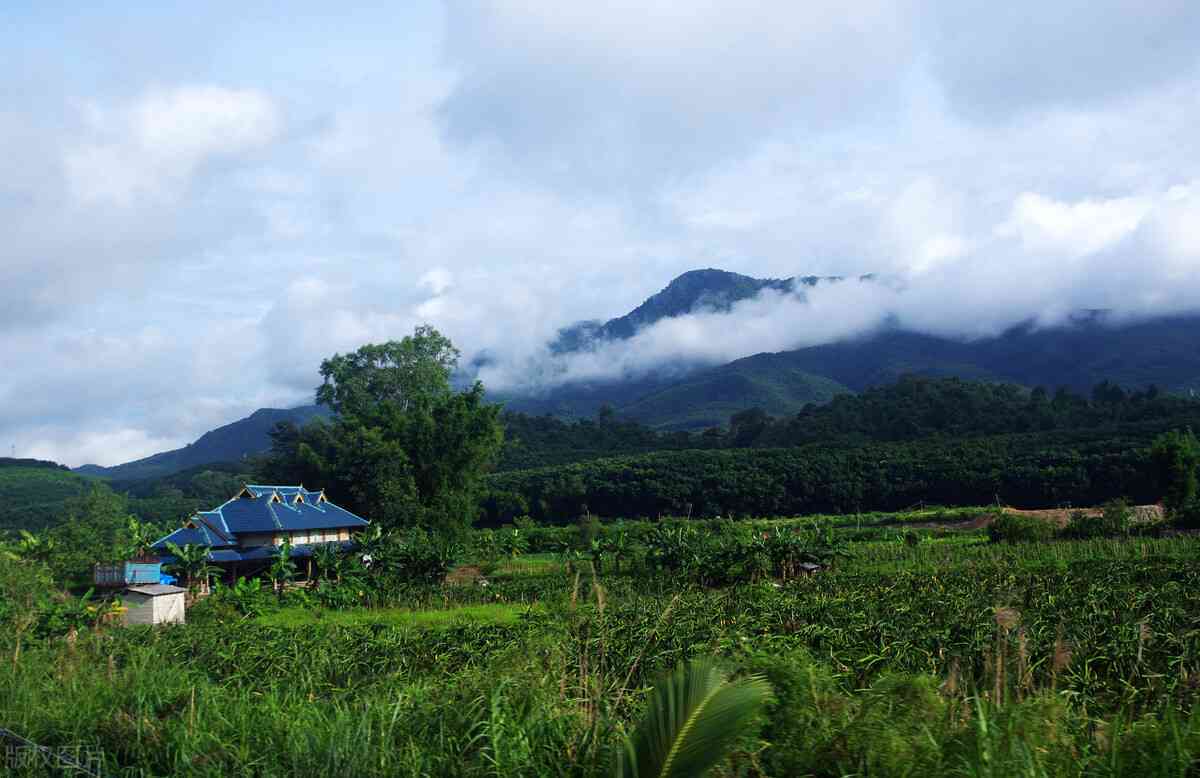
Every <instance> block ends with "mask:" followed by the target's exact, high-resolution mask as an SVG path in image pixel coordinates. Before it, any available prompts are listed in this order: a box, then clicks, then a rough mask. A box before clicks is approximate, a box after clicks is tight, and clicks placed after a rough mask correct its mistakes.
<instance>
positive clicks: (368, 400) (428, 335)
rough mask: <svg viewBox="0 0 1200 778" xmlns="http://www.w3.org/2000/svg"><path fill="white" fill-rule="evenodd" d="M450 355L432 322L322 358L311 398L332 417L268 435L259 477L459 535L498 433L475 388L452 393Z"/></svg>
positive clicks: (453, 357)
mask: <svg viewBox="0 0 1200 778" xmlns="http://www.w3.org/2000/svg"><path fill="white" fill-rule="evenodd" d="M457 361H458V351H457V350H456V349H455V348H454V346H453V344H451V343H450V341H449V340H447V339H446V338H445V337H443V336H442V335H441V334H439V333H438V332H437V331H436V330H434V329H433V328H431V327H418V328H417V330H416V332H415V333H414V334H413V335H411V336H408V337H405V338H404V339H403V340H400V341H392V342H389V343H384V344H382V345H374V344H371V345H367V346H363V347H362V348H360V349H358V351H356V352H354V353H353V354H347V355H340V354H339V355H335V356H334V357H332V358H330V359H327V360H325V361H324V362H322V363H321V375H322V377H323V378H324V379H325V382H324V384H322V385H321V386H320V387H319V388H318V389H317V400H318V401H319V402H321V403H323V404H325V405H327V406H328V407H329V408H330V409H331V410H332V411H333V412H334V413H335V414H336V415H335V416H334V419H333V421H332V422H330V423H320V422H319V423H316V424H311V425H309V426H307V427H304V428H303V429H297V428H296V427H295V426H287V425H285V426H283V427H281V428H277V429H276V430H275V431H274V432H272V439H273V445H272V450H271V456H270V457H268V458H267V460H266V461H265V462H264V465H263V472H264V480H265V481H266V482H268V483H307V484H322V485H323V486H324V488H325V489H326V491H327V492H328V493H329V494H330V496H331V497H332V498H333V499H334V500H335V501H336V502H338V503H339V504H343V505H345V506H346V507H348V508H349V509H350V510H352V511H353V512H355V513H357V514H359V515H362V516H369V517H371V519H372V520H373V521H375V522H377V523H378V524H380V525H381V526H383V527H389V528H390V527H398V526H414V525H415V526H422V527H429V528H434V529H436V530H437V531H438V532H441V533H450V534H453V533H455V532H459V531H462V530H463V529H465V527H466V526H469V525H470V523H471V521H472V519H473V517H474V514H475V512H476V507H475V506H476V504H477V500H478V496H479V495H478V492H479V485H480V481H481V479H482V477H483V474H484V472H485V471H486V469H487V468H488V467H490V466H491V464H492V462H493V460H494V459H495V456H496V453H497V452H498V450H499V448H500V443H501V440H502V430H501V428H500V425H499V422H498V416H499V408H498V406H494V405H488V404H486V403H484V400H483V386H482V385H481V384H479V383H476V384H475V385H474V386H472V387H470V388H468V389H466V390H464V391H461V392H455V391H453V390H452V389H451V387H450V376H451V373H452V371H453V369H454V366H455V365H456V364H457Z"/></svg>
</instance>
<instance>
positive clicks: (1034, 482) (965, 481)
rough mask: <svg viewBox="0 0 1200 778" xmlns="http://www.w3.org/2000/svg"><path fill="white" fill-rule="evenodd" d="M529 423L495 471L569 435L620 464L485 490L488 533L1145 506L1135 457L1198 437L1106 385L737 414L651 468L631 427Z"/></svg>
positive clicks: (944, 393) (1163, 411)
mask: <svg viewBox="0 0 1200 778" xmlns="http://www.w3.org/2000/svg"><path fill="white" fill-rule="evenodd" d="M510 423H511V421H510ZM541 423H542V424H543V425H544V429H545V430H547V434H545V435H543V436H541V437H529V438H528V439H526V441H525V443H524V446H523V447H522V448H521V450H520V451H521V456H520V457H515V456H512V457H509V458H507V459H505V460H502V464H514V463H518V462H519V463H532V462H536V461H538V459H539V458H544V461H546V462H547V463H548V464H557V463H561V462H563V461H564V459H565V458H566V457H567V456H570V455H571V454H572V449H571V448H570V447H569V446H568V445H567V442H568V441H569V440H570V439H571V438H572V437H576V436H577V437H578V439H580V440H586V439H594V440H598V441H606V442H607V443H609V446H610V448H613V449H615V448H616V447H618V446H619V445H621V444H626V445H628V446H629V449H628V450H627V451H626V452H625V453H626V454H627V455H626V456H610V457H605V458H596V457H595V456H594V454H595V453H597V449H595V448H593V449H591V450H589V451H587V452H584V451H582V450H575V451H574V453H576V454H577V455H578V456H579V459H580V460H583V459H585V454H591V455H592V456H590V457H586V458H587V459H589V460H590V461H577V462H576V463H574V464H558V465H557V466H552V467H541V468H531V469H527V470H522V471H517V472H507V473H505V472H501V473H496V474H494V475H492V476H491V478H490V480H489V486H490V489H491V494H490V495H489V497H488V498H487V500H486V501H485V508H486V511H487V515H488V519H489V520H490V521H503V520H507V519H509V518H511V517H512V516H513V515H519V514H520V513H522V512H528V513H529V514H530V515H531V516H533V517H535V518H538V519H543V520H554V519H556V518H562V517H564V516H573V515H577V514H578V513H580V512H582V511H583V510H584V509H585V508H584V506H586V507H587V509H588V510H590V511H592V512H594V513H598V514H601V515H608V516H656V515H660V514H687V513H689V512H690V513H692V514H694V515H721V514H727V513H730V512H733V513H738V514H743V513H744V514H754V515H769V514H787V515H791V514H798V513H810V512H846V511H857V510H897V509H902V508H905V507H908V506H910V505H913V504H915V503H918V502H923V501H924V502H935V503H944V504H958V505H962V504H982V503H990V502H993V501H995V500H996V499H999V500H1001V501H1003V502H1006V503H1009V504H1013V505H1024V506H1046V505H1058V504H1061V503H1074V504H1096V503H1099V502H1102V501H1104V500H1106V499H1109V498H1112V497H1118V496H1124V497H1128V498H1131V499H1136V500H1152V499H1156V497H1155V495H1156V493H1157V492H1156V490H1157V489H1158V485H1157V484H1156V482H1155V476H1154V474H1153V469H1152V468H1151V467H1150V464H1149V461H1148V458H1147V449H1148V447H1149V446H1150V443H1151V441H1152V440H1153V439H1154V438H1155V436H1157V435H1158V434H1160V433H1162V432H1164V431H1167V430H1170V429H1182V428H1186V427H1194V428H1200V402H1197V401H1195V400H1193V399H1190V398H1183V397H1178V396H1170V395H1164V394H1162V393H1161V392H1159V391H1157V390H1156V389H1154V388H1149V389H1146V390H1143V391H1137V392H1127V391H1125V390H1123V389H1121V388H1120V387H1118V386H1116V385H1113V384H1109V383H1107V382H1105V383H1101V384H1098V385H1097V386H1095V387H1094V388H1093V390H1092V392H1091V396H1090V397H1084V396H1082V395H1076V394H1074V393H1072V392H1070V391H1067V390H1059V391H1056V392H1055V393H1054V394H1053V395H1051V394H1049V393H1048V392H1046V391H1045V390H1043V389H1034V390H1033V391H1032V392H1027V391H1025V390H1024V389H1022V388H1020V387H1016V386H1011V385H1002V384H988V383H975V382H968V381H961V380H959V379H927V378H916V377H910V378H905V379H904V380H901V381H900V382H898V383H896V384H894V385H892V386H887V387H880V388H878V389H873V390H870V391H868V392H866V393H865V394H863V395H858V396H853V395H849V396H841V397H838V398H837V399H835V400H834V401H833V402H832V403H830V404H829V405H825V406H811V407H808V408H806V409H804V410H803V411H801V412H800V413H799V414H796V415H795V416H792V417H790V418H787V419H775V418H773V417H771V416H770V415H768V414H766V413H765V412H762V411H758V410H750V411H743V412H741V413H738V414H736V415H735V416H734V417H733V418H732V419H731V423H730V425H729V428H728V430H716V429H714V430H709V431H708V432H706V433H701V434H690V433H686V432H678V433H672V434H669V435H660V436H658V437H657V440H658V441H659V445H660V448H661V449H664V450H661V451H659V452H658V453H641V454H639V452H640V451H641V450H642V449H644V448H645V447H647V446H650V445H654V440H655V439H654V438H650V437H641V438H639V437H637V435H636V434H635V433H636V431H637V429H638V428H637V427H636V426H631V425H621V424H618V423H613V422H610V423H609V425H608V426H606V425H604V424H599V423H591V422H585V423H576V424H573V425H566V424H562V423H561V422H553V421H552V420H546V421H543V422H541ZM642 434H643V436H644V435H645V433H642ZM513 445H514V444H513V441H511V440H510V441H509V443H508V444H506V449H505V453H506V456H507V455H508V454H509V452H510V450H511V448H510V447H512V446H513ZM668 449H669V450H668ZM540 452H545V453H544V454H542V453H540ZM614 453H615V452H614Z"/></svg>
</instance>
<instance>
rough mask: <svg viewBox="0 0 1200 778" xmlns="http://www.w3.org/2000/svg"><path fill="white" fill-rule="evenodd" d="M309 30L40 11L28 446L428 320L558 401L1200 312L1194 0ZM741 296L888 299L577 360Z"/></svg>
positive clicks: (224, 396) (4, 426)
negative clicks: (562, 347) (581, 346)
mask: <svg viewBox="0 0 1200 778" xmlns="http://www.w3.org/2000/svg"><path fill="white" fill-rule="evenodd" d="M386 5H392V6H395V7H394V8H384V7H383V6H386ZM279 7H280V6H279V4H266V3H256V2H237V3H233V2H222V1H221V0H213V1H212V2H207V3H203V4H181V3H180V4H177V3H163V2H158V3H149V2H136V1H134V2H129V1H126V2H120V3H115V2H102V1H98V2H94V3H88V4H82V5H81V4H78V3H65V2H54V0H40V1H39V2H23V1H22V0H16V1H15V2H10V3H8V4H6V6H5V10H4V12H3V14H4V24H3V25H0V51H3V52H4V56H3V59H4V63H5V67H4V68H0V148H3V150H4V162H3V165H2V166H0V229H2V231H3V235H4V239H3V240H2V241H0V360H2V361H3V364H4V365H5V367H6V368H7V369H5V370H4V371H2V372H0V455H9V454H12V453H15V454H16V455H17V456H31V457H39V458H47V459H53V460H55V461H59V462H63V463H66V464H69V465H72V466H77V465H80V464H83V463H86V462H94V463H99V464H105V465H111V464H116V463H119V462H124V461H128V460H131V459H134V458H137V457H141V456H146V455H148V454H151V453H154V452H157V451H162V450H165V449H170V448H174V447H178V446H181V445H184V444H186V443H187V442H189V441H191V440H193V439H195V438H196V437H197V436H198V435H200V434H201V433H203V432H204V431H206V430H208V429H212V428H213V427H216V426H219V425H221V424H225V423H228V422H230V421H233V420H235V419H237V418H240V417H242V416H245V415H247V414H248V413H250V412H252V411H253V410H254V409H256V408H259V407H290V406H294V405H299V404H304V403H307V402H311V398H312V393H313V389H314V387H315V385H316V384H317V383H318V382H319V376H318V373H317V370H318V366H319V364H320V362H321V360H322V359H323V358H326V357H328V356H331V355H332V354H334V353H338V352H346V351H349V350H353V349H355V348H357V347H358V346H360V345H363V344H364V343H368V342H381V341H384V340H388V339H394V338H400V337H402V336H404V335H406V334H409V333H411V332H412V330H413V328H414V327H415V326H416V325H418V324H422V323H429V324H432V325H434V326H435V327H437V328H438V329H440V330H441V331H443V332H444V333H446V334H447V335H449V336H450V337H451V338H452V339H453V340H454V342H455V344H456V345H458V346H459V347H460V349H461V350H462V351H463V353H464V356H465V357H467V358H468V359H469V358H471V357H472V356H475V355H478V354H487V355H488V356H489V357H490V362H489V367H488V368H487V369H486V370H485V371H484V372H483V373H482V374H481V378H482V379H483V380H484V382H485V385H487V386H489V387H492V388H498V389H506V390H522V389H527V388H529V387H530V386H540V385H543V384H544V383H545V382H546V381H548V380H550V381H555V380H566V379H571V378H596V377H604V376H610V375H613V374H615V373H617V372H636V371H637V370H639V369H645V368H646V367H648V366H651V365H653V364H654V363H655V362H659V361H661V360H663V359H666V358H671V359H684V360H694V361H697V362H720V361H724V360H729V359H734V358H737V357H741V356H746V355H748V354H753V353H758V352H762V351H777V350H782V349H787V348H795V347H799V346H803V345H811V344H814V343H820V342H824V341H828V340H831V339H836V338H839V337H845V336H847V335H852V334H854V333H856V332H861V331H863V330H866V329H869V328H871V327H873V326H877V325H878V324H879V323H880V322H881V321H882V320H884V319H885V318H888V319H889V320H891V321H900V322H901V323H903V324H904V325H906V326H909V327H913V328H915V329H920V330H922V331H929V332H937V333H941V334H948V335H955V336H961V337H976V336H980V335H986V334H988V333H991V332H996V331H998V330H1000V329H1002V328H1004V327H1006V326H1009V325H1011V324H1013V323H1016V322H1018V321H1022V320H1026V319H1030V318H1032V319H1034V320H1036V321H1038V322H1042V323H1046V324H1052V323H1054V322H1056V321H1061V320H1062V319H1063V317H1065V316H1068V315H1069V314H1070V313H1071V311H1073V310H1077V309H1079V308H1109V309H1112V310H1113V311H1115V312H1116V314H1117V315H1118V316H1119V317H1139V316H1147V315H1153V314H1159V313H1168V312H1178V311H1184V310H1192V309H1194V308H1196V307H1198V306H1200V273H1197V270H1200V148H1198V144H1200V133H1197V132H1196V128H1197V127H1198V126H1200V46H1196V45H1195V43H1196V41H1197V40H1200V4H1198V3H1195V2H1193V1H1192V0H1088V1H1087V2H1084V0H1059V1H1058V2H1054V3H1046V2H1044V1H1042V0H1039V1H1038V2H1034V1H1033V0H1012V1H1011V2H1007V3H996V2H993V1H991V0H988V1H985V0H959V1H958V2H955V3H944V2H935V1H934V0H927V1H921V0H898V1H897V2H871V1H869V0H866V1H864V2H847V1H846V0H839V1H838V2H832V1H830V2H826V0H808V2H804V3H794V2H782V1H779V2H766V1H765V0H741V1H740V2H736V3H735V2H708V1H707V0H693V1H692V2H689V3H681V2H677V3H667V2H659V1H658V0H639V1H638V2H627V1H626V0H610V1H609V2H607V3H590V4H585V3H563V2H560V1H558V0H546V1H545V2H542V1H541V0H524V1H523V2H519V1H518V0H462V1H461V2H446V3H435V2H422V0H409V2H405V3H395V4H381V3H370V4H358V3H355V2H342V3H316V2H304V1H303V0H297V2H294V3H290V4H288V8H287V10H286V12H281V11H280V10H278V9H279ZM704 267H717V268H722V269H725V270H730V271H735V272H741V273H745V274H748V275H753V276H758V277H788V276H793V275H857V274H860V273H867V272H871V273H876V274H879V277H880V279H881V282H880V283H877V284H857V283H855V284H844V285H837V286H831V287H828V288H819V289H817V290H814V291H810V292H809V294H808V295H807V297H806V298H800V297H797V296H793V295H786V294H777V293H766V294H764V295H763V296H761V297H759V298H756V299H753V300H748V301H746V302H745V303H743V304H740V305H738V306H736V307H735V308H734V309H733V310H732V311H731V312H729V313H728V314H718V313H714V312H711V311H703V310H700V311H696V312H694V313H693V314H692V315H689V316H683V317H679V318H678V319H674V320H670V321H665V322H662V323H660V324H659V325H656V326H654V327H651V328H648V329H647V330H646V331H644V332H642V333H640V334H639V335H638V336H637V337H636V338H634V339H633V340H631V341H629V342H626V343H621V344H616V345H613V346H611V347H607V348H602V349H600V350H598V351H597V352H595V353H590V354H584V355H579V356H577V357H571V358H569V359H562V358H559V360H558V361H557V362H555V361H554V360H553V359H551V357H550V356H549V354H548V352H547V349H546V344H547V341H548V340H549V339H551V338H552V337H553V335H554V333H555V332H556V331H557V330H558V328H560V327H563V326H565V325H568V324H570V323H572V322H574V321H578V320H581V319H607V318H610V317H613V316H618V315H621V314H623V313H625V312H627V311H628V310H630V309H631V308H633V307H634V306H636V305H637V304H638V303H640V302H641V301H642V300H644V299H645V298H646V297H648V296H650V295H651V294H653V293H654V292H656V291H658V290H659V289H661V288H662V287H663V286H665V285H666V284H667V283H668V282H669V281H670V280H671V278H673V277H674V276H676V275H678V274H679V273H682V272H684V271H686V270H689V269H694V268H704ZM547 365H550V367H549V368H547ZM548 376H549V378H548Z"/></svg>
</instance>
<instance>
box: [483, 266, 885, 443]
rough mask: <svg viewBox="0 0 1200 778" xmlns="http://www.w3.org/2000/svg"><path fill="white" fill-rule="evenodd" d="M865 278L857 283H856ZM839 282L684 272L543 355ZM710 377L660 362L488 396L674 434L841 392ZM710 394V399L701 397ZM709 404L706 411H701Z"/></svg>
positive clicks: (560, 339)
mask: <svg viewBox="0 0 1200 778" xmlns="http://www.w3.org/2000/svg"><path fill="white" fill-rule="evenodd" d="M869 278H870V277H869V276H863V277H862V279H861V280H868V279H869ZM841 280H842V279H841V278H840V277H836V276H828V277H822V276H797V277H795V278H753V277H751V276H746V275H741V274H740V273H730V272H728V271H725V270H717V269H715V268H706V269H703V270H689V271H688V272H686V273H683V274H682V275H680V276H677V277H676V278H675V279H673V280H672V281H671V282H670V283H669V284H667V286H666V287H664V288H663V289H662V290H661V291H659V292H657V293H655V294H653V295H651V296H650V297H649V298H647V299H646V300H645V301H644V302H642V304H641V305H639V306H638V307H636V308H634V309H633V310H632V311H630V312H629V313H627V314H625V315H624V316H619V317H617V318H614V319H609V320H608V321H606V322H600V321H583V322H577V323H575V324H573V325H571V326H569V327H565V328H563V329H562V330H560V331H559V333H558V336H557V337H556V338H555V340H554V342H553V343H551V344H550V351H551V353H554V354H557V355H563V354H568V353H571V352H578V351H588V350H591V349H594V348H596V347H597V346H599V345H601V344H603V343H604V342H606V341H614V340H628V339H629V338H632V337H633V336H634V335H636V334H637V332H638V331H639V330H641V329H643V328H645V327H648V326H650V325H653V324H655V323H657V322H660V321H662V320H663V319H667V318H671V317H674V316H682V315H685V314H688V313H693V312H697V311H712V312H717V313H726V312H728V311H729V310H730V309H731V308H732V307H733V306H734V304H735V303H738V302H740V301H742V300H747V299H749V298H751V297H754V296H756V295H758V294H759V293H761V292H763V291H764V290H771V291H775V292H796V291H797V290H798V289H799V290H802V288H803V287H814V286H816V285H817V284H819V283H831V282H836V281H841ZM716 371H717V372H712V373H711V374H710V371H707V370H703V369H701V368H698V367H697V366H696V365H695V364H692V363H665V364H662V365H659V366H657V367H656V368H654V369H652V370H650V371H648V372H641V373H638V374H636V375H626V376H621V377H617V378H612V379H605V380H589V381H573V382H570V383H567V384H560V385H557V386H555V387H553V388H551V389H548V390H545V391H537V392H531V393H527V394H514V393H495V394H494V395H493V399H495V400H496V401H498V402H502V403H504V406H505V407H506V408H507V409H509V410H512V411H517V412H520V413H528V414H533V415H542V414H550V415H553V416H560V417H564V418H591V417H593V416H595V415H596V412H597V411H598V410H599V409H600V408H601V407H603V406H610V407H613V408H616V409H618V410H620V411H621V414H622V415H623V416H625V417H627V418H630V419H636V420H639V421H645V422H646V423H648V424H651V425H653V426H663V427H669V428H679V427H688V426H691V427H695V426H697V425H700V424H702V423H703V422H704V421H706V420H709V419H719V420H720V423H724V421H725V420H726V419H727V418H728V414H726V413H725V411H726V410H730V409H732V411H731V412H736V411H738V410H742V409H743V408H746V407H751V405H754V404H759V403H761V404H763V405H764V406H769V407H770V408H771V409H772V410H773V411H774V412H778V413H785V412H788V411H790V410H791V409H793V408H795V409H799V408H800V407H802V406H803V405H804V404H805V403H807V402H823V401H825V400H828V399H829V398H830V397H832V394H831V392H833V393H836V392H837V391H842V390H843V388H842V387H834V386H829V385H822V386H820V387H819V388H818V387H817V384H816V383H814V384H812V385H807V386H806V385H803V384H804V383H805V382H799V383H798V382H797V381H796V380H795V378H790V379H784V381H783V384H784V385H785V386H774V387H772V386H769V384H771V383H772V381H770V380H769V379H768V380H766V381H763V378H762V376H754V377H753V378H750V377H748V376H744V375H742V373H743V372H744V371H742V370H741V369H738V368H734V369H732V370H729V371H725V372H723V373H722V372H720V371H721V368H716ZM750 372H754V371H750ZM681 381H685V382H691V381H694V382H693V383H690V384H689V385H688V386H679V388H678V390H677V391H673V390H672V388H673V387H675V386H676V385H678V384H679V383H680V382H681ZM818 383H819V382H818ZM788 387H790V388H788ZM660 394H661V397H660V398H659V399H658V400H650V398H651V397H652V396H657V395H660ZM709 394H712V395H713V397H711V398H708V395H709ZM738 394H745V396H746V398H747V400H746V401H745V402H749V403H750V405H746V404H745V402H740V401H738V400H736V399H733V398H734V397H736V396H737V395H738ZM643 399H646V400H650V401H649V402H648V403H647V404H645V405H641V406H638V407H636V408H635V407H634V405H635V404H636V403H639V401H642V400H643ZM710 399H711V406H710V407H702V406H705V405H706V404H708V403H709V402H710ZM673 402H678V403H683V404H684V406H687V407H685V408H684V410H683V413H682V414H681V413H680V409H677V408H675V409H671V410H669V411H667V412H665V413H660V412H657V411H652V410H651V409H652V408H662V407H664V406H665V405H669V404H670V403H673ZM692 406H695V407H694V410H695V413H694V414H692V413H690V411H689V410H688V408H690V407H692ZM626 409H628V413H626V412H625V411H626ZM693 417H694V418H693Z"/></svg>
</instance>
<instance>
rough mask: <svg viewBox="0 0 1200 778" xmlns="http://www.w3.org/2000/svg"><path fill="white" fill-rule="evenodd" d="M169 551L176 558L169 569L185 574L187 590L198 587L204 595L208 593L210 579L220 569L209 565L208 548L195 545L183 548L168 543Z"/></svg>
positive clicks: (187, 545)
mask: <svg viewBox="0 0 1200 778" xmlns="http://www.w3.org/2000/svg"><path fill="white" fill-rule="evenodd" d="M167 550H168V551H170V552H171V554H172V555H173V556H174V557H175V562H174V563H173V564H170V565H168V566H167V567H168V568H169V569H171V570H173V571H176V572H180V573H183V579H184V581H185V582H186V584H187V588H189V589H191V588H192V587H193V586H198V587H199V589H200V591H201V592H202V593H205V594H207V593H208V579H209V578H211V577H212V575H213V573H215V572H216V571H217V569H218V568H216V567H214V566H213V565H210V564H209V563H208V551H209V547H208V546H198V545H196V544H194V543H187V544H184V545H183V546H178V545H176V544H175V543H172V542H170V541H167Z"/></svg>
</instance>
